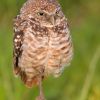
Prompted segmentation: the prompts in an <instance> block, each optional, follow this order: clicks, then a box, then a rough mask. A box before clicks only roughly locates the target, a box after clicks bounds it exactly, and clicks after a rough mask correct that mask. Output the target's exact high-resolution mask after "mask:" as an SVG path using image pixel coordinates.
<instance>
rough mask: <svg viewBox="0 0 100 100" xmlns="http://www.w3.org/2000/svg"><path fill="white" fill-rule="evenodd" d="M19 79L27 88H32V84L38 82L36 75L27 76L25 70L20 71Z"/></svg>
mask: <svg viewBox="0 0 100 100" xmlns="http://www.w3.org/2000/svg"><path fill="white" fill-rule="evenodd" d="M20 76H21V80H22V81H23V82H24V84H25V85H26V86H27V87H28V88H32V86H33V85H37V84H38V78H37V77H36V76H34V77H32V78H29V77H28V76H27V75H26V73H25V72H23V71H22V72H20Z"/></svg>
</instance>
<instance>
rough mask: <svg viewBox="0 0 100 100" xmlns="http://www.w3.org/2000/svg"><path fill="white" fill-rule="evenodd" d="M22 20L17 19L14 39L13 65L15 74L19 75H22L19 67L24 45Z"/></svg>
mask: <svg viewBox="0 0 100 100" xmlns="http://www.w3.org/2000/svg"><path fill="white" fill-rule="evenodd" d="M20 24H21V21H20V18H19V16H17V17H16V19H15V20H14V38H13V46H14V47H13V65H14V73H15V75H18V74H19V73H20V67H19V66H18V63H19V58H20V56H21V54H22V49H21V46H22V43H23V36H24V32H23V28H20Z"/></svg>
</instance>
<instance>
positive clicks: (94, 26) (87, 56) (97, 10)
mask: <svg viewBox="0 0 100 100" xmlns="http://www.w3.org/2000/svg"><path fill="white" fill-rule="evenodd" d="M59 1H60V3H61V5H62V9H63V11H64V13H65V14H66V17H67V18H68V20H69V24H70V30H71V35H72V39H73V44H74V59H73V61H72V63H71V66H70V67H68V68H66V70H65V71H64V72H63V74H62V76H61V77H59V78H57V79H55V78H53V77H49V78H47V79H46V80H44V82H43V86H44V92H45V95H46V98H47V100H100V0H59ZM23 2H25V0H1V1H0V100H34V98H35V96H36V95H37V94H38V88H37V87H34V88H32V89H28V88H26V87H25V86H24V85H23V83H22V82H21V81H20V79H19V78H15V77H14V75H13V72H12V67H13V66H12V62H13V60H12V38H13V29H12V28H13V26H12V23H13V18H14V17H15V16H16V15H17V13H18V11H19V9H20V7H21V5H22V4H23Z"/></svg>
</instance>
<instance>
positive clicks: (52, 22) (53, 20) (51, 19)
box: [50, 16, 55, 25]
mask: <svg viewBox="0 0 100 100" xmlns="http://www.w3.org/2000/svg"><path fill="white" fill-rule="evenodd" d="M50 23H51V24H52V25H54V24H55V18H54V16H51V17H50Z"/></svg>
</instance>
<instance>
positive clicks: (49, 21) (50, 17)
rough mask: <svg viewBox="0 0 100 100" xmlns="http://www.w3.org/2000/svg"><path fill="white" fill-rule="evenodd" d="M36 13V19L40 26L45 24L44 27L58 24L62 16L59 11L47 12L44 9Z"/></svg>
mask: <svg viewBox="0 0 100 100" xmlns="http://www.w3.org/2000/svg"><path fill="white" fill-rule="evenodd" d="M37 14H38V17H37V18H38V19H37V20H39V22H40V24H41V26H46V27H53V26H55V25H58V24H59V23H60V21H61V19H62V17H63V14H61V13H60V12H56V11H55V12H54V13H48V12H45V11H42V10H41V11H39V12H37Z"/></svg>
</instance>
